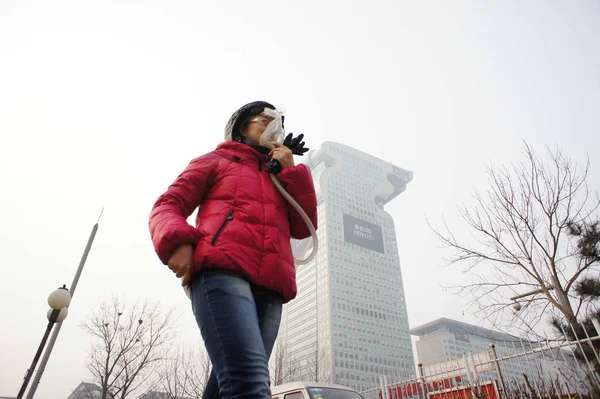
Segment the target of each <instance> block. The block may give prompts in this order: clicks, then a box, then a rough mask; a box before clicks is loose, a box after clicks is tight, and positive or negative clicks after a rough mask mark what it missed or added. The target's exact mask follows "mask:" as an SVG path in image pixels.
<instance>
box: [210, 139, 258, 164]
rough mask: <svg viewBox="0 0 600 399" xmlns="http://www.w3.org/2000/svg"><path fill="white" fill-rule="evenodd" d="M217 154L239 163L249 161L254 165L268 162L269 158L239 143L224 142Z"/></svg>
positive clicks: (218, 147) (218, 148)
mask: <svg viewBox="0 0 600 399" xmlns="http://www.w3.org/2000/svg"><path fill="white" fill-rule="evenodd" d="M215 152H216V153H217V154H219V155H221V156H224V157H226V158H232V159H234V160H236V157H237V158H238V159H237V161H240V160H247V161H250V162H252V163H261V164H262V163H264V162H266V161H267V156H266V155H263V154H261V153H260V152H258V151H257V150H255V149H254V148H252V147H250V146H248V145H246V144H244V143H239V142H237V141H224V142H222V143H221V144H219V145H218V146H217V149H216V150H215Z"/></svg>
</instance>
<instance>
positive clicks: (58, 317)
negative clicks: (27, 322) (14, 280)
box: [17, 285, 71, 399]
mask: <svg viewBox="0 0 600 399" xmlns="http://www.w3.org/2000/svg"><path fill="white" fill-rule="evenodd" d="M70 302H71V295H70V294H69V291H68V290H67V288H66V287H65V286H64V285H63V286H62V287H61V288H59V289H57V290H56V291H54V292H52V293H51V294H50V296H49V297H48V304H49V305H50V307H51V309H50V310H49V311H48V325H47V326H46V332H44V336H43V338H42V342H40V346H39V347H38V350H37V352H36V353H35V356H34V357H33V361H32V362H31V366H30V367H29V368H28V369H27V373H26V374H25V379H24V381H23V384H22V385H21V389H20V390H19V394H18V395H17V399H22V398H23V395H24V394H25V390H26V389H27V385H29V380H31V376H32V375H33V372H34V370H35V366H36V365H37V362H38V361H39V360H40V356H41V355H42V351H43V350H44V346H46V341H48V337H49V336H50V332H51V331H52V327H54V324H55V323H56V322H62V321H63V320H64V319H65V318H66V317H67V313H68V310H67V307H68V306H69V303H70Z"/></svg>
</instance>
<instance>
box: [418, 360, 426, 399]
mask: <svg viewBox="0 0 600 399" xmlns="http://www.w3.org/2000/svg"><path fill="white" fill-rule="evenodd" d="M418 367H419V380H421V390H422V391H423V398H427V386H426V385H425V374H424V373H423V363H421V362H419V364H418Z"/></svg>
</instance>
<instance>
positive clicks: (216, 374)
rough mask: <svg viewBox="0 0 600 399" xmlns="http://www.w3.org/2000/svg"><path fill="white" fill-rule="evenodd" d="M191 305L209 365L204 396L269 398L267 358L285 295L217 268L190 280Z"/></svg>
mask: <svg viewBox="0 0 600 399" xmlns="http://www.w3.org/2000/svg"><path fill="white" fill-rule="evenodd" d="M191 296H192V309H193V311H194V316H195V317H196V322H197V323H198V326H199V327H200V332H201V334H202V338H203V339H204V344H205V346H206V350H207V352H208V355H209V357H210V360H211V362H212V371H211V374H210V378H209V381H208V385H207V386H206V389H205V390H204V394H203V396H202V398H203V399H217V398H223V399H225V398H227V399H229V398H236V399H242V398H252V399H258V398H264V399H271V388H270V385H271V379H270V377H269V358H270V357H271V352H272V350H273V345H274V343H275V338H277V333H278V331H279V323H280V322H281V309H282V306H283V298H282V297H281V295H279V294H278V293H276V292H274V291H270V290H267V289H264V288H260V287H257V286H254V285H252V284H250V283H249V282H248V281H246V280H244V279H243V278H241V277H239V276H237V275H235V274H233V273H230V272H224V271H219V270H203V271H200V272H199V273H198V274H197V275H196V276H194V278H193V280H192V290H191Z"/></svg>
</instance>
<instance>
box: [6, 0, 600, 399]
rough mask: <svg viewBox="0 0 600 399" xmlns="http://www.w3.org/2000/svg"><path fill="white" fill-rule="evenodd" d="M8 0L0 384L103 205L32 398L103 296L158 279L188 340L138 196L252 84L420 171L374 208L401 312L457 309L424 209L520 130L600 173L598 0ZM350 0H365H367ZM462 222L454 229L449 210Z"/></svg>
mask: <svg viewBox="0 0 600 399" xmlns="http://www.w3.org/2000/svg"><path fill="white" fill-rule="evenodd" d="M355 3H356V4H353V3H351V2H345V1H328V2H324V1H302V2H294V3H291V2H282V1H253V2H249V3H247V2H242V1H230V0H225V1H220V2H211V1H186V0H172V1H158V0H150V1H137V2H136V1H107V0H104V1H54V2H47V1H34V0H31V1H8V0H0V182H1V183H2V187H3V189H2V195H1V196H0V223H1V228H0V254H1V255H2V267H1V268H0V281H2V283H3V287H2V290H1V294H0V303H1V304H2V305H0V306H1V307H2V315H3V319H4V327H3V328H2V329H1V330H0V331H1V333H0V394H1V395H16V393H17V391H18V389H19V386H20V384H21V382H22V377H23V375H24V373H25V371H26V369H27V367H28V365H29V363H30V362H31V360H32V358H33V355H34V352H35V350H36V348H37V345H38V344H39V340H40V339H41V337H42V333H43V331H44V328H45V325H46V319H45V313H46V309H47V305H46V297H47V295H48V294H49V293H50V292H51V291H52V290H54V289H55V288H56V287H58V286H60V285H62V284H67V285H68V284H70V282H71V280H72V278H73V274H74V272H75V269H76V266H77V263H78V262H79V258H80V256H81V253H82V251H83V248H84V246H85V242H86V240H87V238H88V234H89V232H90V230H91V228H92V225H93V224H94V222H95V221H96V219H97V217H98V214H99V212H100V210H101V208H102V207H105V208H106V210H105V213H104V216H103V218H102V221H101V225H100V230H99V232H98V236H97V239H96V242H95V244H94V248H93V250H92V253H91V255H90V258H89V261H88V264H87V266H86V269H85V271H84V274H83V276H82V279H81V281H80V285H79V286H78V289H77V292H76V295H75V298H74V300H73V304H72V306H71V308H70V314H69V317H68V318H67V320H66V321H65V325H64V326H63V329H62V332H61V335H60V336H59V340H58V343H57V345H56V347H55V350H54V354H53V356H52V358H51V360H50V362H49V364H48V368H47V370H46V373H45V377H44V379H43V380H42V384H41V385H40V388H39V390H38V395H37V397H39V398H47V399H63V398H65V397H66V396H67V395H68V393H69V392H70V391H71V390H72V389H73V388H74V387H75V386H76V385H77V384H78V383H79V381H81V380H85V379H87V376H88V374H87V370H86V369H85V360H86V352H87V349H88V342H89V340H88V337H87V336H85V335H84V333H83V332H82V331H81V330H80V329H79V328H78V325H79V324H80V322H81V320H82V318H83V316H84V315H85V313H86V312H87V311H88V310H89V308H90V307H91V306H93V305H94V304H96V302H97V300H98V298H99V297H102V296H103V295H106V294H111V293H119V294H122V295H123V296H124V298H125V299H127V300H130V301H132V300H134V299H135V298H138V297H139V298H144V297H151V298H153V299H160V300H161V301H162V302H163V303H164V305H165V307H170V306H174V307H176V308H177V309H178V310H179V311H180V312H183V317H182V329H181V334H182V337H181V338H182V340H183V341H184V342H186V343H193V342H195V341H199V340H200V334H199V332H198V329H197V327H196V325H195V322H194V320H193V317H192V316H191V311H190V309H189V301H188V299H187V297H186V296H185V295H184V294H183V291H182V290H181V288H180V287H179V282H178V280H176V279H175V278H174V277H173V276H172V274H171V272H169V271H168V269H167V268H166V267H165V266H162V265H161V263H160V262H159V260H158V259H157V257H156V255H155V254H154V251H153V248H152V246H151V241H150V238H149V234H148V229H147V223H148V214H149V212H150V209H151V206H152V204H153V202H154V201H155V200H156V198H157V196H158V195H159V194H160V193H162V191H163V190H165V189H166V187H167V186H168V184H170V183H171V181H172V180H173V179H174V178H175V177H176V175H177V174H178V173H179V172H180V171H181V170H182V169H183V168H184V167H185V166H186V165H187V163H188V162H189V161H190V160H191V159H192V158H194V157H196V156H198V155H201V154H204V153H206V152H208V151H210V150H212V149H213V148H214V147H215V146H216V145H217V144H218V143H219V142H220V141H221V140H222V137H223V128H224V125H225V123H226V121H227V119H228V117H229V116H230V114H231V113H232V112H233V111H234V110H235V109H237V108H238V107H239V106H241V105H242V104H244V103H246V102H249V101H253V100H257V99H264V100H267V101H270V102H272V103H274V104H275V105H277V106H281V107H285V108H286V110H287V114H286V115H287V118H286V127H287V128H288V130H289V131H293V132H303V133H305V135H306V141H307V145H308V146H309V147H315V146H317V145H319V144H320V143H321V142H323V141H324V140H333V141H339V142H341V143H344V144H347V145H350V146H354V147H357V148H360V149H362V150H364V151H366V152H368V153H370V154H373V155H375V156H377V157H380V158H382V159H385V160H388V161H392V162H393V163H395V164H397V165H398V166H400V167H403V168H406V169H409V170H412V171H413V172H414V181H413V182H412V183H411V184H410V185H409V186H408V189H407V191H406V192H405V193H404V194H402V195H401V196H400V197H398V198H397V199H396V200H395V201H394V202H393V203H391V204H390V205H389V206H388V208H387V210H388V211H389V212H390V213H391V215H392V216H393V218H394V220H395V223H396V229H397V234H398V238H399V240H398V242H399V249H400V257H401V262H402V272H403V278H404V285H405V289H406V296H407V304H408V311H409V318H410V324H411V326H416V325H419V324H421V323H424V322H427V321H430V320H431V319H434V318H437V317H441V316H446V317H451V318H455V319H458V320H463V321H466V322H474V323H475V322H477V320H475V319H473V318H472V317H470V316H469V315H465V316H463V315H462V307H461V306H462V300H461V299H460V298H457V297H454V296H453V295H452V294H451V293H450V292H445V291H444V290H443V289H441V288H439V286H440V285H441V284H446V283H448V282H452V281H456V279H457V278H460V276H456V273H455V274H454V275H453V274H452V271H451V270H447V269H440V268H439V266H440V264H441V256H442V252H441V251H440V250H438V249H437V248H435V246H434V244H433V242H432V236H431V234H430V232H429V230H428V228H427V226H426V224H425V215H426V214H427V216H428V217H430V218H431V219H434V220H439V218H440V216H441V215H442V214H444V215H445V216H446V218H447V220H448V221H449V222H450V223H452V224H455V223H456V222H457V221H458V220H457V218H456V206H457V205H458V204H460V203H463V202H468V201H469V200H470V193H471V191H472V188H473V187H474V186H479V187H482V186H484V185H485V176H484V168H483V166H484V164H485V163H486V162H488V161H492V162H496V163H504V162H509V161H512V160H515V159H518V157H519V156H520V149H521V140H522V139H525V140H528V141H530V142H531V143H532V144H534V145H535V146H536V147H537V148H538V149H541V148H542V146H543V145H544V144H550V145H553V146H555V145H558V146H560V147H562V148H564V149H565V151H566V152H567V154H568V155H570V156H572V157H573V158H575V159H584V157H585V153H586V151H587V152H589V155H590V158H591V161H592V168H593V173H592V176H591V179H590V182H592V184H595V185H596V188H598V187H597V186H598V185H597V182H598V176H599V175H600V172H598V171H599V170H600V156H599V155H598V148H599V144H600V139H599V138H598V137H599V134H598V131H599V128H600V111H598V110H600V74H598V71H600V51H599V50H600V26H599V21H600V6H599V5H598V3H597V2H595V1H580V2H563V1H543V2H542V1H530V2H522V1H516V0H515V1H496V2H486V3H485V4H484V3H482V2H475V1H465V2H458V1H440V2H422V1H413V2H408V1H381V0H372V1H368V2H355ZM359 4H360V5H359ZM459 231H460V230H459Z"/></svg>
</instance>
